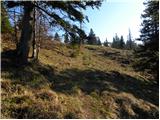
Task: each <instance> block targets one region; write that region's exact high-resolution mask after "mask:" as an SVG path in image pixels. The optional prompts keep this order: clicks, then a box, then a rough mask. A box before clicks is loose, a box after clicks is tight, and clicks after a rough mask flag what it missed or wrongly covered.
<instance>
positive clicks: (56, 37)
mask: <svg viewBox="0 0 160 120" xmlns="http://www.w3.org/2000/svg"><path fill="white" fill-rule="evenodd" d="M54 40H56V41H60V37H59V34H58V33H57V32H56V33H55V35H54Z"/></svg>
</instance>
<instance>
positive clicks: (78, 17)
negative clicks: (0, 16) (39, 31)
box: [5, 1, 102, 65]
mask: <svg viewBox="0 0 160 120" xmlns="http://www.w3.org/2000/svg"><path fill="white" fill-rule="evenodd" d="M5 3H6V5H7V7H8V8H9V9H12V8H15V7H16V8H18V7H23V12H24V16H23V22H22V23H23V24H22V32H21V37H20V43H19V46H20V47H18V49H17V55H18V56H19V58H20V62H21V64H22V65H23V64H26V63H27V62H28V55H29V49H30V44H29V43H30V41H31V38H32V37H31V36H32V33H33V29H32V21H33V19H32V17H33V16H32V15H33V11H34V9H35V8H36V10H37V11H39V12H41V13H42V16H43V18H44V19H46V21H47V22H48V23H49V24H50V25H51V26H52V27H55V25H56V26H59V27H60V28H62V30H64V31H67V32H68V33H69V35H70V36H71V37H72V38H77V37H79V38H80V37H81V36H86V35H85V32H84V30H82V29H81V28H80V27H79V26H78V25H77V24H75V22H79V23H84V21H85V20H87V21H88V18H87V17H86V16H85V15H84V13H83V12H82V10H86V9H87V8H88V7H91V8H93V9H94V8H99V7H100V6H101V3H102V1H5ZM57 11H60V12H58V13H57ZM78 40H79V39H78Z"/></svg>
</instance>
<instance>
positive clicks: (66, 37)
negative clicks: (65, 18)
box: [64, 32, 69, 44]
mask: <svg viewBox="0 0 160 120" xmlns="http://www.w3.org/2000/svg"><path fill="white" fill-rule="evenodd" d="M64 43H66V44H68V43H69V35H68V33H67V32H66V33H65V34H64Z"/></svg>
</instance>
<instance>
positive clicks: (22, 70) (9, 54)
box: [1, 51, 55, 88]
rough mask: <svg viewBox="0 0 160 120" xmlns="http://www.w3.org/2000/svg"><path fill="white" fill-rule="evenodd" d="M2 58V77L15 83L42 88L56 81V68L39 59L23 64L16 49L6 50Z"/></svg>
mask: <svg viewBox="0 0 160 120" xmlns="http://www.w3.org/2000/svg"><path fill="white" fill-rule="evenodd" d="M1 55H2V58H1V72H2V75H1V77H2V79H3V78H5V79H9V80H12V82H15V84H21V85H23V86H28V87H31V88H41V87H43V86H45V85H47V84H52V82H54V76H55V73H54V68H53V67H51V66H49V65H44V64H42V63H40V62H39V61H32V62H29V63H28V64H27V65H25V66H21V65H19V63H18V60H17V59H18V58H16V53H15V51H5V52H3V53H2V54H1Z"/></svg>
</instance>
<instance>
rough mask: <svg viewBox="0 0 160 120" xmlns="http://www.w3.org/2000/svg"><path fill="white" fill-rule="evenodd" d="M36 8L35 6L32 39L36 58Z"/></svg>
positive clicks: (33, 52)
mask: <svg viewBox="0 0 160 120" xmlns="http://www.w3.org/2000/svg"><path fill="white" fill-rule="evenodd" d="M35 12H36V11H35V8H34V14H33V39H32V49H33V50H32V58H33V59H35V55H36V18H35V15H36V14H35Z"/></svg>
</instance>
